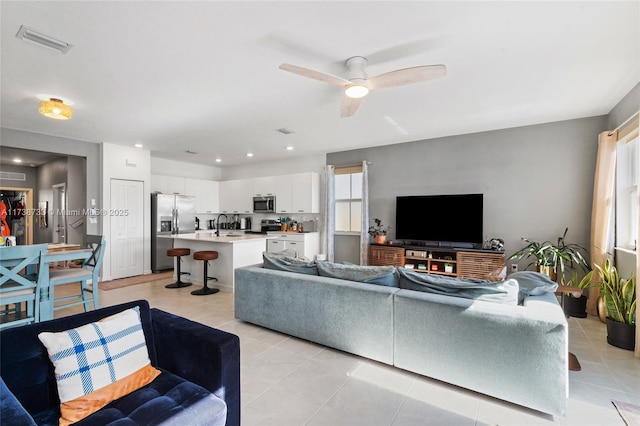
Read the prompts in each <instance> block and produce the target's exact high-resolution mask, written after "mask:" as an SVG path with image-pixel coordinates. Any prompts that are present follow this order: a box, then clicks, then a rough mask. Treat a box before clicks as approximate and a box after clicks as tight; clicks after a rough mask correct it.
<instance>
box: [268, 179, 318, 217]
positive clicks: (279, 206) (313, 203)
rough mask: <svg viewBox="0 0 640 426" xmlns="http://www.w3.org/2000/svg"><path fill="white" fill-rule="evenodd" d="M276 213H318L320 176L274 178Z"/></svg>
mask: <svg viewBox="0 0 640 426" xmlns="http://www.w3.org/2000/svg"><path fill="white" fill-rule="evenodd" d="M275 182H276V212H278V213H320V176H319V175H318V173H295V174H292V175H282V176H276V178H275Z"/></svg>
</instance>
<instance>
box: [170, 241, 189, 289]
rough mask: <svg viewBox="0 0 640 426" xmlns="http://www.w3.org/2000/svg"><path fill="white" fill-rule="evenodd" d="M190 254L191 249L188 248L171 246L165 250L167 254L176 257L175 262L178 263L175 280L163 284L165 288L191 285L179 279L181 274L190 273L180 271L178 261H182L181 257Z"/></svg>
mask: <svg viewBox="0 0 640 426" xmlns="http://www.w3.org/2000/svg"><path fill="white" fill-rule="evenodd" d="M190 254H191V250H189V249H188V248H171V249H169V250H167V256H171V257H177V258H178V261H177V262H176V263H177V264H178V268H177V271H176V278H177V280H176V282H175V283H173V284H167V285H165V288H182V287H189V286H190V285H191V283H185V282H183V281H182V280H181V279H180V276H181V275H191V274H190V273H189V272H181V271H180V262H182V259H181V257H182V256H189V255H190Z"/></svg>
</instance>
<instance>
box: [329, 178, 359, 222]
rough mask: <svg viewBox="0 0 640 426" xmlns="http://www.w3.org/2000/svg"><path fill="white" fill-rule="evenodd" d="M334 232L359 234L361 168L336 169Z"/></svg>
mask: <svg viewBox="0 0 640 426" xmlns="http://www.w3.org/2000/svg"><path fill="white" fill-rule="evenodd" d="M334 179H335V180H334V182H335V206H336V207H335V208H336V229H335V230H336V232H358V233H360V223H361V221H360V217H361V216H360V214H361V211H362V167H345V168H336V171H335V177H334Z"/></svg>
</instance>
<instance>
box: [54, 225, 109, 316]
mask: <svg viewBox="0 0 640 426" xmlns="http://www.w3.org/2000/svg"><path fill="white" fill-rule="evenodd" d="M84 243H85V246H86V247H87V248H90V249H92V250H93V252H92V253H91V256H89V257H88V258H87V259H85V260H84V261H83V263H82V267H80V268H67V269H51V270H50V271H49V297H50V298H51V300H52V301H53V310H54V311H57V310H60V309H65V308H70V307H72V306H77V305H83V306H84V311H85V312H89V311H90V304H91V303H93V309H98V308H99V307H100V303H99V300H98V280H99V278H100V267H101V266H102V259H103V258H104V251H105V248H106V245H107V243H106V241H105V239H104V236H101V235H85V240H84ZM89 280H91V286H89V285H88V281H89ZM75 282H79V283H80V291H79V292H76V293H74V294H72V295H69V296H64V297H56V296H55V291H56V289H55V288H56V286H58V285H61V284H68V283H75Z"/></svg>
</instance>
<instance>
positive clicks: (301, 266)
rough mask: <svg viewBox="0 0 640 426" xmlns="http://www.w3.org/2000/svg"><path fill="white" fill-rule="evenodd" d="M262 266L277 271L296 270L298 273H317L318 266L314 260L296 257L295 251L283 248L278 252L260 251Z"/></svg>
mask: <svg viewBox="0 0 640 426" xmlns="http://www.w3.org/2000/svg"><path fill="white" fill-rule="evenodd" d="M262 260H263V263H264V267H265V268H267V269H275V270H277V271H287V272H296V273H299V274H307V275H318V268H317V267H316V263H315V262H314V261H308V260H302V259H298V258H296V254H295V252H292V251H289V250H283V251H280V252H266V251H265V252H264V253H262Z"/></svg>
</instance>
